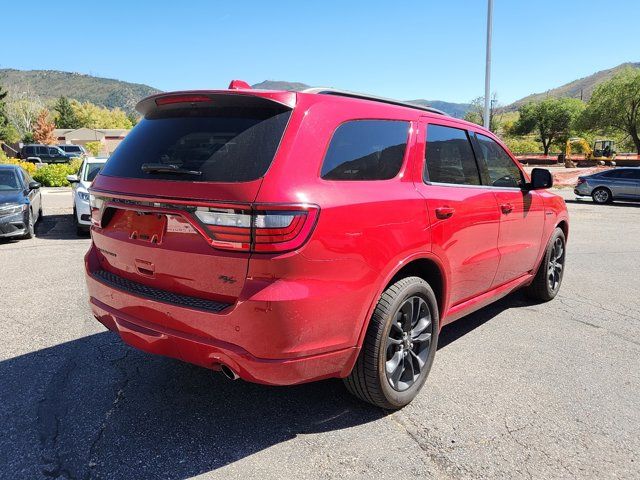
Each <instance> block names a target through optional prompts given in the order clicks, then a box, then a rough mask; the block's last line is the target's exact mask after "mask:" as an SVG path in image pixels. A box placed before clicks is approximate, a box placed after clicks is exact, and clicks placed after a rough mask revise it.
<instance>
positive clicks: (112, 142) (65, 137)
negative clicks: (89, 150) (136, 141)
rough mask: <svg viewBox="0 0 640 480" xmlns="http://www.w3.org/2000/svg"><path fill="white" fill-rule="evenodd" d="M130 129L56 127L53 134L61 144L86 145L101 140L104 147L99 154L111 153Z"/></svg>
mask: <svg viewBox="0 0 640 480" xmlns="http://www.w3.org/2000/svg"><path fill="white" fill-rule="evenodd" d="M129 132H130V130H127V129H125V128H87V127H82V128H76V129H72V128H56V129H55V130H54V131H53V136H54V137H55V138H56V139H57V140H58V143H60V144H73V145H82V146H84V145H86V144H87V143H89V142H100V143H101V144H102V148H101V149H100V153H99V155H101V156H102V155H104V156H108V155H110V154H111V153H112V152H113V151H114V150H115V149H116V147H117V146H118V145H120V142H121V141H122V140H124V137H126V136H127V134H128V133H129Z"/></svg>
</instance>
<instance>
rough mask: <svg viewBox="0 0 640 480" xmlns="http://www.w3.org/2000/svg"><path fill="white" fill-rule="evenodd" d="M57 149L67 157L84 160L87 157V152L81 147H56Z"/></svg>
mask: <svg viewBox="0 0 640 480" xmlns="http://www.w3.org/2000/svg"><path fill="white" fill-rule="evenodd" d="M58 148H59V149H60V150H62V151H63V152H64V153H66V154H68V155H72V156H73V157H77V158H85V157H86V156H87V151H86V150H85V149H84V147H83V146H82V145H73V144H68V145H58Z"/></svg>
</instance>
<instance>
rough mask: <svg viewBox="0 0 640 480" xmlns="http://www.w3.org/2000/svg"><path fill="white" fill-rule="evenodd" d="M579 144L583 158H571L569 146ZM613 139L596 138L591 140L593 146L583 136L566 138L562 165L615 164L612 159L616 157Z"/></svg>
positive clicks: (568, 166)
mask: <svg viewBox="0 0 640 480" xmlns="http://www.w3.org/2000/svg"><path fill="white" fill-rule="evenodd" d="M573 145H580V146H581V147H582V152H583V154H584V158H583V159H573V158H571V147H572V146H573ZM613 147H614V143H613V140H596V141H595V142H593V148H591V145H589V142H587V141H586V140H585V139H584V138H580V137H572V138H570V139H569V140H567V146H566V148H565V152H564V166H565V167H567V168H570V167H575V166H576V164H578V165H581V164H583V165H584V164H586V165H595V164H597V163H600V164H603V165H607V164H609V165H615V163H613V160H614V159H615V158H616V152H615V150H614V149H613Z"/></svg>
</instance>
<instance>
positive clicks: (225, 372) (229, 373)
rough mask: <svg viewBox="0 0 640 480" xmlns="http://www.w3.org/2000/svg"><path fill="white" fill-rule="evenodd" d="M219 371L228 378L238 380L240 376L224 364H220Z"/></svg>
mask: <svg viewBox="0 0 640 480" xmlns="http://www.w3.org/2000/svg"><path fill="white" fill-rule="evenodd" d="M220 371H221V372H222V374H223V375H224V376H225V377H227V378H228V379H229V380H238V379H239V378H240V375H238V374H237V373H236V372H234V371H233V370H232V369H231V368H229V367H228V366H226V365H224V364H222V365H220Z"/></svg>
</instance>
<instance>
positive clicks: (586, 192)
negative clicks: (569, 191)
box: [573, 183, 592, 197]
mask: <svg viewBox="0 0 640 480" xmlns="http://www.w3.org/2000/svg"><path fill="white" fill-rule="evenodd" d="M591 190H592V189H591V187H589V186H588V185H587V184H586V183H582V184H580V185H578V186H576V187H574V188H573V193H575V194H576V195H578V196H580V197H588V196H590V195H591Z"/></svg>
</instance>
